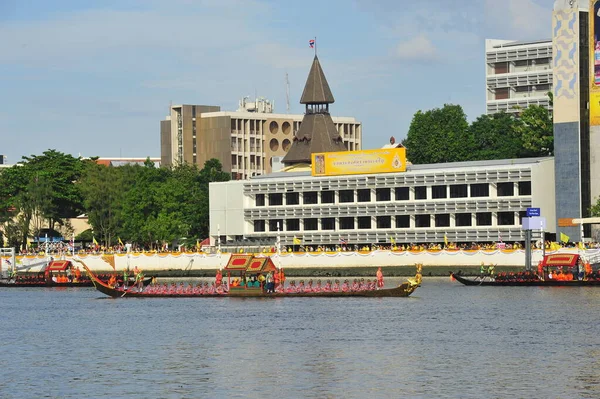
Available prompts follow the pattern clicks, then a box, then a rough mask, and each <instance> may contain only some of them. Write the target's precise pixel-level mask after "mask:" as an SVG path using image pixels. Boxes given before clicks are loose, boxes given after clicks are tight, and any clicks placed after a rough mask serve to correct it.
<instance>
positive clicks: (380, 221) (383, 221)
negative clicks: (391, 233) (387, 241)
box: [377, 216, 392, 229]
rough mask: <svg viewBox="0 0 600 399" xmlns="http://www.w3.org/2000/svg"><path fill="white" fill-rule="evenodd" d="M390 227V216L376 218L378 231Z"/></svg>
mask: <svg viewBox="0 0 600 399" xmlns="http://www.w3.org/2000/svg"><path fill="white" fill-rule="evenodd" d="M391 227H392V217H391V216H377V228H378V229H389V228H391Z"/></svg>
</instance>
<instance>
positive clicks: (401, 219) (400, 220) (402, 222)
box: [396, 215, 410, 229]
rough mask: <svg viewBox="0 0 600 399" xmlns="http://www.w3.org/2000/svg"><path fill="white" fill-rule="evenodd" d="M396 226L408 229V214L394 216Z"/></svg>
mask: <svg viewBox="0 0 600 399" xmlns="http://www.w3.org/2000/svg"><path fill="white" fill-rule="evenodd" d="M396 228H397V229H409V228H410V216H408V215H398V216H396Z"/></svg>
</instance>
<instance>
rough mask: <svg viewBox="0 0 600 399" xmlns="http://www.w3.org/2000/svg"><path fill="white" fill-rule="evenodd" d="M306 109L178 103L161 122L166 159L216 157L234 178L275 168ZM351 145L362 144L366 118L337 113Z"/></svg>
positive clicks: (350, 147) (197, 160)
mask: <svg viewBox="0 0 600 399" xmlns="http://www.w3.org/2000/svg"><path fill="white" fill-rule="evenodd" d="M303 117H304V115H301V114H275V113H269V112H248V111H246V110H241V111H240V110H238V111H235V112H226V111H221V109H220V107H218V106H205V105H173V106H171V114H170V115H169V116H167V118H166V119H165V120H163V121H161V123H160V130H161V164H162V165H164V166H171V165H176V164H181V163H184V162H187V163H190V164H196V165H199V166H200V167H202V166H203V165H204V162H206V161H207V160H209V159H211V158H216V159H219V160H220V161H221V163H222V164H223V170H225V171H227V172H230V173H231V176H232V179H234V180H238V179H247V178H249V177H252V176H256V175H262V174H267V173H271V171H272V163H273V157H276V158H277V157H282V156H285V155H286V154H287V152H288V151H289V149H290V148H291V145H292V142H293V140H294V135H295V134H296V132H298V130H299V129H300V126H301V123H302V118H303ZM332 119H333V122H334V124H335V128H336V130H337V131H338V132H339V133H340V135H341V136H342V137H343V140H344V144H345V146H346V148H347V149H348V150H360V149H362V124H361V122H359V121H357V120H356V119H355V118H353V117H333V118H332Z"/></svg>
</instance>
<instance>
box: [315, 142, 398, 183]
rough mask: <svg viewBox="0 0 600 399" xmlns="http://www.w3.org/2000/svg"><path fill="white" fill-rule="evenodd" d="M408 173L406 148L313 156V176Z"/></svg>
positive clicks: (324, 153)
mask: <svg viewBox="0 0 600 399" xmlns="http://www.w3.org/2000/svg"><path fill="white" fill-rule="evenodd" d="M405 171H406V148H382V149H378V150H363V151H340V152H322V153H315V154H312V175H313V176H337V175H361V174H371V173H392V172H405Z"/></svg>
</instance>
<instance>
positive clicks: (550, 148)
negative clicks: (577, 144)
mask: <svg viewBox="0 0 600 399" xmlns="http://www.w3.org/2000/svg"><path fill="white" fill-rule="evenodd" d="M402 144H403V145H404V146H405V147H406V157H407V159H408V160H409V161H410V162H412V163H413V164H430V163H442V162H462V161H480V160H492V159H514V158H528V157H544V156H551V155H553V154H554V134H553V123H552V114H551V112H549V111H548V110H547V109H546V108H544V107H540V106H537V105H532V106H529V107H528V108H526V109H524V110H522V111H521V112H519V113H518V114H515V115H513V114H507V113H504V112H501V113H497V114H493V115H482V116H480V117H479V118H477V119H476V120H475V121H473V122H472V123H471V124H469V122H468V121H467V116H466V115H465V112H464V111H463V109H462V107H461V106H460V105H453V104H446V105H444V106H443V107H442V108H435V109H432V110H429V111H425V112H423V111H418V112H417V113H416V114H415V115H414V117H413V119H412V122H411V124H410V128H409V130H408V134H407V136H406V139H404V141H403V142H402Z"/></svg>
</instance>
